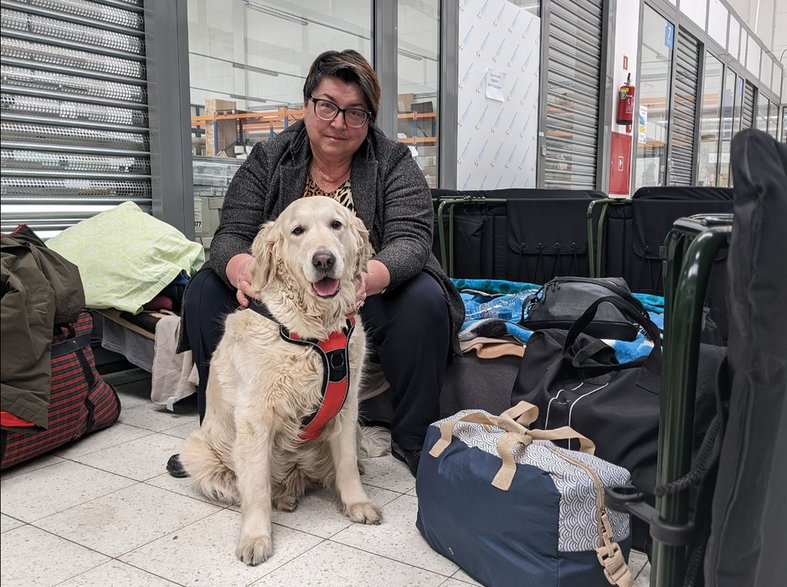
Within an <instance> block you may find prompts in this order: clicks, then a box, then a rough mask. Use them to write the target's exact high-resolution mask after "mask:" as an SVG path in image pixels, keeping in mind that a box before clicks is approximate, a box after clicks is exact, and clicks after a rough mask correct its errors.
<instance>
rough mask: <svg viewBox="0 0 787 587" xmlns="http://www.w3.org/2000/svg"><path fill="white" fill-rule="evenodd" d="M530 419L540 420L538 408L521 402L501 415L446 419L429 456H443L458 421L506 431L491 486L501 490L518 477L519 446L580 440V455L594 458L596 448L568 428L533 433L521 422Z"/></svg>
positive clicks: (534, 431) (473, 413) (500, 442)
mask: <svg viewBox="0 0 787 587" xmlns="http://www.w3.org/2000/svg"><path fill="white" fill-rule="evenodd" d="M531 417H533V420H535V418H537V417H538V407H537V406H535V405H533V404H530V403H528V402H519V403H518V404H517V405H515V406H514V407H512V408H509V409H508V410H506V411H505V412H503V413H502V414H501V415H500V416H493V415H491V414H487V413H486V412H469V413H467V414H465V415H464V416H462V417H461V418H457V419H456V420H446V421H445V422H443V423H442V424H440V438H438V439H437V442H435V443H434V446H432V448H431V449H430V450H429V454H430V455H431V456H433V457H435V458H437V457H439V456H440V455H441V454H443V451H444V450H445V449H446V448H448V446H449V445H450V444H451V440H452V439H453V435H454V428H455V427H456V425H457V424H458V423H459V422H468V423H471V424H481V425H483V426H485V427H486V426H490V427H491V426H494V427H497V428H500V429H502V430H504V431H505V432H506V433H505V434H504V435H503V436H502V437H501V438H500V439H499V440H498V441H497V445H496V446H497V453H498V455H499V456H500V459H501V460H502V461H503V464H502V465H501V466H500V469H498V471H497V473H496V474H495V476H494V478H493V479H492V482H491V485H492V486H493V487H496V488H497V489H500V490H501V491H508V490H509V489H510V488H511V482H512V481H513V480H514V475H515V474H516V461H515V460H514V449H515V448H516V445H517V444H520V443H521V444H522V445H523V446H525V447H527V446H529V445H530V443H531V442H533V441H534V440H569V439H577V440H579V451H580V452H584V453H587V454H591V455H592V454H593V453H594V452H595V450H596V445H595V444H594V443H593V441H592V440H590V439H589V438H587V437H586V436H584V435H582V434H580V433H579V432H577V431H576V430H574V429H573V428H570V427H568V426H562V427H560V428H555V429H553V430H530V429H529V428H527V427H526V426H525V425H524V424H523V423H522V422H524V421H527V420H528V419H529V418H531ZM533 420H531V422H532V421H533ZM528 423H530V422H528Z"/></svg>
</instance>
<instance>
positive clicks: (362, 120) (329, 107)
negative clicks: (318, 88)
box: [309, 96, 369, 128]
mask: <svg viewBox="0 0 787 587" xmlns="http://www.w3.org/2000/svg"><path fill="white" fill-rule="evenodd" d="M309 99H310V100H311V101H312V102H314V113H315V114H316V115H317V118H319V119H320V120H333V119H334V118H336V117H337V116H338V115H339V112H341V113H342V114H344V122H345V124H347V126H349V127H352V128H361V127H362V126H363V125H364V124H366V121H367V120H368V119H369V113H368V112H367V111H366V110H361V109H360V108H339V107H338V106H337V105H336V104H334V103H333V102H331V101H330V100H322V99H320V98H315V97H314V96H309Z"/></svg>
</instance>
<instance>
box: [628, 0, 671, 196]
mask: <svg viewBox="0 0 787 587" xmlns="http://www.w3.org/2000/svg"><path fill="white" fill-rule="evenodd" d="M667 26H673V25H672V23H668V22H667V21H666V20H665V19H664V18H663V17H662V16H660V15H659V14H658V13H657V12H656V11H655V10H653V9H652V8H650V6H648V5H645V12H644V14H643V19H642V51H641V58H640V59H641V60H640V80H639V88H638V90H639V93H640V94H639V103H640V110H641V114H643V113H644V114H645V118H646V119H647V122H646V131H645V137H644V142H643V141H642V139H640V140H639V141H638V142H637V161H636V168H635V177H634V184H635V185H634V187H635V189H637V188H639V187H642V186H645V185H664V179H665V177H666V172H667V151H666V144H667V136H668V131H669V106H668V105H669V92H670V78H671V68H672V49H670V48H668V47H667V46H666V45H665V43H664V39H665V29H666V28H667ZM672 38H674V31H673V35H672Z"/></svg>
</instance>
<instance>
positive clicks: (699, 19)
mask: <svg viewBox="0 0 787 587" xmlns="http://www.w3.org/2000/svg"><path fill="white" fill-rule="evenodd" d="M706 9H707V0H691V2H681V3H680V11H681V12H682V13H683V14H685V15H686V16H688V17H689V18H690V19H691V20H692V21H693V22H694V24H696V25H697V26H698V27H700V28H701V29H702V30H705V10H706Z"/></svg>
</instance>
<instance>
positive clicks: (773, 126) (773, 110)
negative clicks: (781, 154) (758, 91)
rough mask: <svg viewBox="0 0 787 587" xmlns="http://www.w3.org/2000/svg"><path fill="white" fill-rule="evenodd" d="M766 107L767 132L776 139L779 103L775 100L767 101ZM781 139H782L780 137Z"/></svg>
mask: <svg viewBox="0 0 787 587" xmlns="http://www.w3.org/2000/svg"><path fill="white" fill-rule="evenodd" d="M769 104H770V106H769V108H768V134H769V135H771V136H772V137H773V138H774V139H778V137H779V135H778V128H777V127H778V125H779V105H778V104H777V103H776V102H769ZM782 140H783V139H782Z"/></svg>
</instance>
